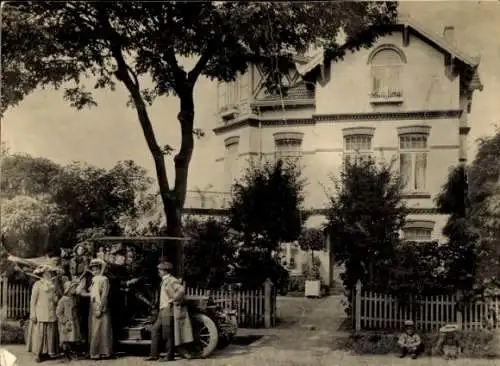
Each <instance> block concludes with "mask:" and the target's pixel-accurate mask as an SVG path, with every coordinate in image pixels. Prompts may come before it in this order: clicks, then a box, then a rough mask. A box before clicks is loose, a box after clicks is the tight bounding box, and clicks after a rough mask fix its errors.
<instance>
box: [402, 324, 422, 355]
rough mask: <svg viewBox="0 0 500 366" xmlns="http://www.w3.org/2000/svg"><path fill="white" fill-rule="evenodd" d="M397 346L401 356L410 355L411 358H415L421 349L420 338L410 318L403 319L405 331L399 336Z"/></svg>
mask: <svg viewBox="0 0 500 366" xmlns="http://www.w3.org/2000/svg"><path fill="white" fill-rule="evenodd" d="M398 346H399V347H400V350H401V355H400V357H401V358H403V357H405V356H411V358H413V359H416V358H417V357H418V355H419V354H420V353H421V352H422V351H423V344H422V340H421V339H420V336H419V335H418V334H416V333H415V330H414V328H413V321H412V320H407V321H405V332H404V333H403V334H401V335H400V336H399V339H398Z"/></svg>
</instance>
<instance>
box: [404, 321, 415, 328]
mask: <svg viewBox="0 0 500 366" xmlns="http://www.w3.org/2000/svg"><path fill="white" fill-rule="evenodd" d="M414 325H415V323H414V322H413V320H406V321H405V327H406V328H413V326H414Z"/></svg>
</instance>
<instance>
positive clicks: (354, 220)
mask: <svg viewBox="0 0 500 366" xmlns="http://www.w3.org/2000/svg"><path fill="white" fill-rule="evenodd" d="M405 214H406V209H405V206H404V203H403V201H402V196H401V183H400V179H399V178H398V177H394V176H393V173H392V167H391V166H390V165H382V164H381V165H378V164H377V163H375V162H374V161H373V160H372V159H369V160H367V161H359V162H358V161H355V162H354V163H349V162H346V164H345V167H344V169H343V170H342V171H341V173H340V179H339V181H338V182H337V184H336V195H332V196H331V197H330V203H329V207H328V211H327V218H328V229H329V230H330V233H331V240H332V244H333V248H334V254H335V258H336V260H337V261H338V262H339V263H341V264H345V272H344V273H343V274H342V275H341V277H342V280H343V282H344V287H345V288H346V290H347V291H348V292H349V291H351V290H352V289H353V287H354V286H355V284H356V282H357V281H358V280H361V282H362V283H363V285H364V286H365V287H369V288H371V289H372V290H374V291H376V290H377V289H380V288H385V286H386V285H387V282H388V279H389V268H390V267H389V263H391V260H392V258H393V255H394V248H395V246H396V245H397V244H398V242H399V231H400V229H401V228H402V227H403V225H404V222H405Z"/></svg>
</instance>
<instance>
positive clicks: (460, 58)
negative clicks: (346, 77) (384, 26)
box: [296, 17, 483, 91]
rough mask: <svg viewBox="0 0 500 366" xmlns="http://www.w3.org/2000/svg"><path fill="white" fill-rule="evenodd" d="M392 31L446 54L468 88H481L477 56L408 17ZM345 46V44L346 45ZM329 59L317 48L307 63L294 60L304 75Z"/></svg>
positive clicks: (405, 40) (405, 38)
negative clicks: (412, 36) (416, 38)
mask: <svg viewBox="0 0 500 366" xmlns="http://www.w3.org/2000/svg"><path fill="white" fill-rule="evenodd" d="M392 28H393V29H392V30H394V31H399V32H401V34H402V37H403V39H404V43H408V42H409V35H410V33H411V34H412V35H414V36H416V37H418V38H420V39H421V40H422V41H424V42H425V43H427V44H428V45H430V46H431V47H433V48H434V49H436V50H438V51H439V52H441V53H443V54H444V55H445V56H447V59H448V62H449V63H450V64H453V65H458V66H459V68H458V69H459V73H460V74H461V75H462V76H464V80H465V81H466V83H467V84H468V85H467V87H468V88H469V90H471V91H472V90H476V89H478V90H482V88H483V85H482V83H481V80H480V78H479V73H478V67H479V58H475V57H471V56H469V55H467V54H465V53H464V52H463V51H461V50H460V49H458V47H456V46H455V45H453V44H451V43H450V42H448V41H447V40H446V39H445V38H444V37H442V36H439V35H437V34H435V33H434V32H432V31H430V30H428V29H426V28H425V27H424V26H422V25H421V24H419V23H418V22H416V21H415V20H413V19H411V18H409V17H400V19H399V20H398V23H397V24H395V25H394V26H393V27H392ZM346 47H347V45H346ZM328 63H329V60H326V59H325V52H324V50H318V51H317V52H316V54H315V55H313V56H312V57H309V59H308V62H307V63H298V62H296V67H297V70H298V71H299V73H300V74H301V75H302V76H303V77H304V76H306V75H307V74H310V73H312V72H313V71H316V70H318V69H321V70H322V72H323V70H324V68H325V65H327V64H328Z"/></svg>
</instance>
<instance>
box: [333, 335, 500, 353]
mask: <svg viewBox="0 0 500 366" xmlns="http://www.w3.org/2000/svg"><path fill="white" fill-rule="evenodd" d="M398 335H399V334H395V333H382V332H380V333H373V334H356V335H352V336H350V337H337V338H336V339H334V341H333V342H332V343H334V344H335V346H334V349H337V350H344V351H351V352H352V353H354V354H357V355H388V354H391V353H394V352H395V351H397V349H398V347H397V339H398ZM460 336H461V345H462V357H467V358H494V357H500V353H499V350H498V347H495V342H500V339H497V338H496V337H495V336H494V334H493V333H491V332H488V331H486V330H476V331H463V332H462V333H461V335H460ZM421 337H422V341H423V343H424V347H425V351H424V355H425V356H437V355H439V352H438V351H437V350H436V349H435V345H436V344H437V341H438V337H439V335H438V334H437V333H424V334H421Z"/></svg>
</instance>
